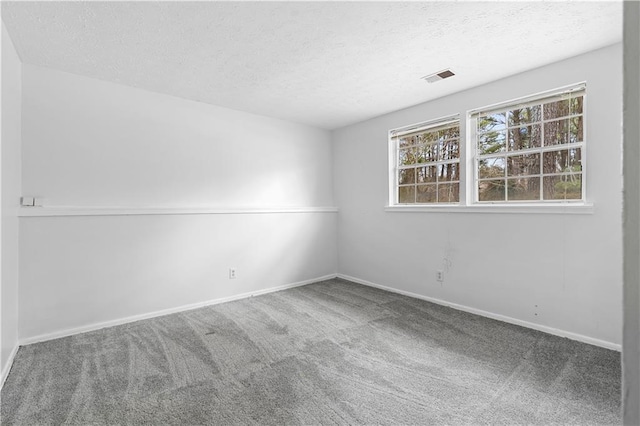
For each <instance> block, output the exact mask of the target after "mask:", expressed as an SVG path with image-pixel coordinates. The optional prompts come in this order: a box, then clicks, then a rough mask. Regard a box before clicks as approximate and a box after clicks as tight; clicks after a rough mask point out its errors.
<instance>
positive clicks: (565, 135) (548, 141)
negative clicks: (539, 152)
mask: <svg viewBox="0 0 640 426" xmlns="http://www.w3.org/2000/svg"><path fill="white" fill-rule="evenodd" d="M563 143H569V120H568V119H567V120H558V121H550V122H548V123H544V145H545V146H550V145H559V144H563Z"/></svg>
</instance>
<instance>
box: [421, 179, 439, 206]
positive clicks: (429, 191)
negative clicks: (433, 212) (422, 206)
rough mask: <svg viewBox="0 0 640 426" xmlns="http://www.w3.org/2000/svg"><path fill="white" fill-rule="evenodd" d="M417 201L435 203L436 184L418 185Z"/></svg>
mask: <svg viewBox="0 0 640 426" xmlns="http://www.w3.org/2000/svg"><path fill="white" fill-rule="evenodd" d="M417 188H418V191H417V192H416V202H417V203H435V202H436V201H437V194H438V193H437V192H436V185H435V184H434V185H418V187H417Z"/></svg>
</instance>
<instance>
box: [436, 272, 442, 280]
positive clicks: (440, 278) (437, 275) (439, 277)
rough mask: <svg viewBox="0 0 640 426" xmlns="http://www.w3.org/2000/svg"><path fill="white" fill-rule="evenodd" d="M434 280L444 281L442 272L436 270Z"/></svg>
mask: <svg viewBox="0 0 640 426" xmlns="http://www.w3.org/2000/svg"><path fill="white" fill-rule="evenodd" d="M436 280H438V281H440V282H442V281H444V272H442V271H436Z"/></svg>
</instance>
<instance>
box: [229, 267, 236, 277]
mask: <svg viewBox="0 0 640 426" xmlns="http://www.w3.org/2000/svg"><path fill="white" fill-rule="evenodd" d="M229 279H230V280H235V279H236V268H229Z"/></svg>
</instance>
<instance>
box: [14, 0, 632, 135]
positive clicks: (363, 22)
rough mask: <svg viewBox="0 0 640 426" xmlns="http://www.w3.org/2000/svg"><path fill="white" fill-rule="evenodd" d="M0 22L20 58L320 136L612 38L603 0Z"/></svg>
mask: <svg viewBox="0 0 640 426" xmlns="http://www.w3.org/2000/svg"><path fill="white" fill-rule="evenodd" d="M2 19H3V20H4V22H5V25H6V26H7V29H8V31H9V34H10V35H11V38H12V39H13V41H14V43H15V45H16V49H17V50H18V53H19V55H20V57H21V59H22V61H23V62H25V63H29V64H33V65H39V66H44V67H49V68H54V69H58V70H63V71H67V72H71V73H74V74H80V75H84V76H88V77H95V78H98V79H102V80H108V81H113V82H118V83H122V84H126V85H129V86H134V87H138V88H143V89H148V90H152V91H155V92H161V93H167V94H170V95H175V96H179V97H182V98H187V99H193V100H197V101H202V102H206V103H210V104H215V105H220V106H224V107H229V108H234V109H238V110H242V111H247V112H253V113H257V114H262V115H268V116H273V117H278V118H283V119H286V120H291V121H295V122H300V123H306V124H310V125H313V126H317V127H322V128H327V129H334V128H338V127H342V126H344V125H348V124H351V123H355V122H358V121H362V120H365V119H368V118H371V117H374V116H377V115H380V114H383V113H386V112H390V111H394V110H397V109H400V108H404V107H408V106H411V105H415V104H418V103H421V102H424V101H428V100H430V99H435V98H438V97H441V96H444V95H447V94H450V93H453V92H457V91H460V90H463V89H466V88H469V87H473V86H477V85H479V84H482V83H486V82H489V81H493V80H496V79H499V78H502V77H505V76H508V75H512V74H515V73H518V72H521V71H524V70H527V69H531V68H535V67H538V66H541V65H544V64H547V63H551V62H555V61H557V60H560V59H564V58H568V57H571V56H575V55H577V54H580V53H583V52H587V51H589V50H593V49H596V48H599V47H603V46H607V45H610V44H613V43H616V42H619V41H621V39H622V25H621V23H622V22H621V21H622V3H621V2H617V1H615V2H575V1H564V2H443V1H439V2H389V3H384V2H4V1H3V2H2ZM449 67H450V68H452V69H453V71H454V72H455V73H456V74H457V75H456V76H455V77H453V78H450V79H447V80H443V81H440V82H438V83H435V84H428V83H426V82H424V80H421V79H420V78H421V77H423V76H425V75H427V74H430V73H432V72H436V71H440V70H442V69H444V68H449Z"/></svg>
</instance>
